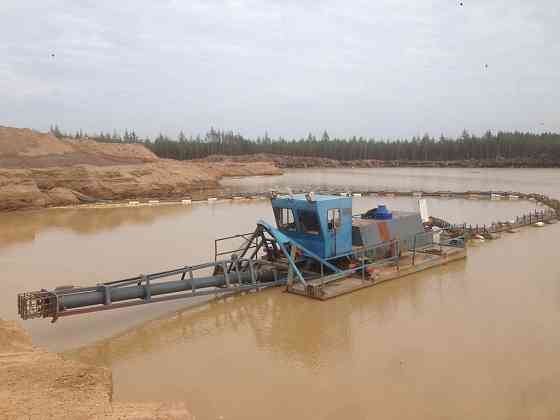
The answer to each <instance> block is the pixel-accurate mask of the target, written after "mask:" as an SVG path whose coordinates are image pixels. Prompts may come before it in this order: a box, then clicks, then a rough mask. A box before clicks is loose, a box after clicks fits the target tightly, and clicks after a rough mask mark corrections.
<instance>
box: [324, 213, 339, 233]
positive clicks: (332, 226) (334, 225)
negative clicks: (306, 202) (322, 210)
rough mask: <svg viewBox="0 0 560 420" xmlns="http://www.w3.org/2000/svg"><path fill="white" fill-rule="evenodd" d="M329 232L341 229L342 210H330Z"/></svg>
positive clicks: (328, 214) (328, 216) (328, 218)
mask: <svg viewBox="0 0 560 420" xmlns="http://www.w3.org/2000/svg"><path fill="white" fill-rule="evenodd" d="M327 220H328V223H329V230H336V229H338V228H339V227H340V209H329V211H328V213H327Z"/></svg>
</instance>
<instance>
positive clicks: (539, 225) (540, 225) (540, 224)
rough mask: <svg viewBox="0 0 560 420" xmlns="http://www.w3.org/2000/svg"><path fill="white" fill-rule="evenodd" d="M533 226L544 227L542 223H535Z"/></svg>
mask: <svg viewBox="0 0 560 420" xmlns="http://www.w3.org/2000/svg"><path fill="white" fill-rule="evenodd" d="M533 226H535V227H544V223H543V222H537V223H535V224H534V225H533Z"/></svg>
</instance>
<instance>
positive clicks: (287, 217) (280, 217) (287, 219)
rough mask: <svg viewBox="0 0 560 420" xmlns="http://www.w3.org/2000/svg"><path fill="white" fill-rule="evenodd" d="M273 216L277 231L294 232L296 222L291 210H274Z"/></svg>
mask: <svg viewBox="0 0 560 420" xmlns="http://www.w3.org/2000/svg"><path fill="white" fill-rule="evenodd" d="M274 216H275V217H276V223H277V224H278V228H279V229H284V230H296V220H295V218H294V212H293V210H292V209H287V208H275V209H274Z"/></svg>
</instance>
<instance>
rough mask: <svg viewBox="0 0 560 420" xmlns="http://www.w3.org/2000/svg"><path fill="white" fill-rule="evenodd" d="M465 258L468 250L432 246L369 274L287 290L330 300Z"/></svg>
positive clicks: (378, 266) (317, 281)
mask: <svg viewBox="0 0 560 420" xmlns="http://www.w3.org/2000/svg"><path fill="white" fill-rule="evenodd" d="M466 257H467V251H466V248H461V247H440V246H431V247H427V248H424V249H422V250H419V251H417V252H416V253H414V254H412V253H408V254H406V255H403V256H402V257H401V258H399V259H398V260H396V261H391V262H386V263H379V264H375V265H372V266H370V267H371V269H370V270H368V271H369V273H368V275H366V274H365V273H364V274H361V273H355V274H350V275H348V276H347V277H343V278H340V279H337V280H334V281H331V282H325V278H318V279H314V280H310V281H308V282H307V286H303V285H302V284H301V283H293V284H291V285H289V286H287V291H288V292H290V293H294V294H297V295H302V296H306V297H311V298H314V299H319V300H328V299H332V298H334V297H337V296H340V295H344V294H347V293H352V292H354V291H356V290H359V289H364V288H366V287H372V286H375V285H377V284H379V283H383V282H385V281H388V280H393V279H397V278H400V277H404V276H408V275H410V274H414V273H418V272H420V271H423V270H427V269H429V268H433V267H437V266H440V265H445V264H447V263H449V262H452V261H457V260H461V259H465V258H466Z"/></svg>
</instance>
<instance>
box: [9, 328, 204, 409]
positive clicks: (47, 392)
mask: <svg viewBox="0 0 560 420" xmlns="http://www.w3.org/2000/svg"><path fill="white" fill-rule="evenodd" d="M0 378H2V380H1V381H0V401H1V404H0V419H26V420H27V419H37V420H39V419H106V420H110V419H122V420H125V419H136V420H140V419H145V420H147V419H161V420H163V419H167V420H179V419H184V420H190V419H192V418H193V417H192V416H191V414H190V413H189V411H188V410H187V408H186V407H185V405H184V404H183V403H175V404H164V403H150V402H142V403H138V404H136V403H127V404H121V403H112V401H111V399H112V392H113V391H112V389H113V384H112V378H111V371H110V370H109V369H107V368H104V367H97V366H91V365H88V364H85V363H81V362H77V361H74V360H67V359H65V358H63V357H62V356H60V355H58V354H55V353H50V352H47V351H44V350H41V349H37V348H35V347H33V345H32V343H31V339H30V338H29V336H28V335H27V333H26V332H25V331H24V330H23V329H22V328H21V327H20V326H19V325H18V324H17V323H16V322H15V321H3V320H0Z"/></svg>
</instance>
